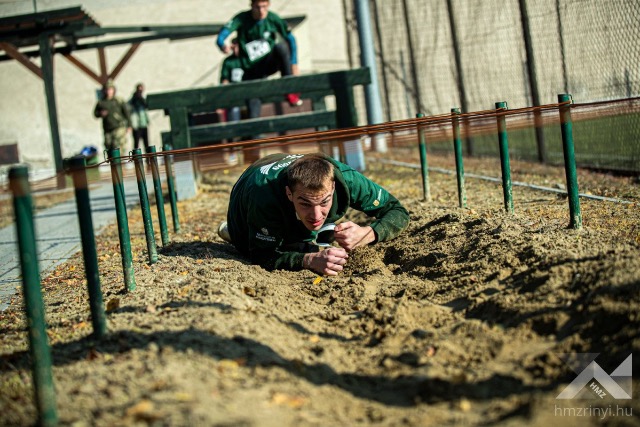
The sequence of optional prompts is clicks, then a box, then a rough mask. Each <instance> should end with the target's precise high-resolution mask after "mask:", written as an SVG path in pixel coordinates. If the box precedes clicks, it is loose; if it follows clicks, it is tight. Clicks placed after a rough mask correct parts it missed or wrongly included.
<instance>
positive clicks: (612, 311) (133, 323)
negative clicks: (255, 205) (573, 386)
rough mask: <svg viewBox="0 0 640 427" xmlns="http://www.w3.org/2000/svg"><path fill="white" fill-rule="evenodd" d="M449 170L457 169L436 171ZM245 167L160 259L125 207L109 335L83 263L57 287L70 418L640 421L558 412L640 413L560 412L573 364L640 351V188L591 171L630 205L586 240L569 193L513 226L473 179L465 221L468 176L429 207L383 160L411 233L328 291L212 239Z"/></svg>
mask: <svg viewBox="0 0 640 427" xmlns="http://www.w3.org/2000/svg"><path fill="white" fill-rule="evenodd" d="M403 160H404V159H403ZM438 162H440V163H441V164H442V165H447V164H449V165H450V164H452V163H451V159H448V158H441V159H438V158H435V159H430V164H431V165H438ZM487 163H489V164H487ZM469 167H470V168H469ZM467 168H469V169H467V170H473V171H480V172H481V171H482V170H483V168H484V170H491V169H494V168H495V165H493V166H492V163H491V162H489V161H482V160H477V161H473V162H470V164H469V165H468V166H467ZM239 172H240V171H238V170H232V171H229V173H224V174H223V173H222V172H219V173H215V174H211V175H209V176H206V177H205V183H204V184H203V186H202V193H201V194H200V195H199V196H198V197H197V198H196V199H194V200H190V201H186V202H183V203H181V204H180V219H181V224H182V232H181V233H180V234H177V235H172V236H171V237H172V243H171V244H170V245H169V246H168V247H166V248H162V249H161V250H160V256H159V261H158V262H157V263H156V264H154V265H147V263H146V261H147V260H146V253H145V252H146V243H145V242H144V233H143V229H142V221H141V220H140V216H139V213H137V212H131V215H130V217H129V218H130V224H131V230H132V236H133V237H132V238H133V241H132V245H133V248H134V253H135V257H136V259H135V270H136V283H137V289H136V290H135V291H133V292H130V293H125V292H123V288H124V285H123V284H122V268H121V264H120V257H119V249H118V243H117V242H118V239H117V232H116V229H115V227H113V226H112V227H109V228H107V229H106V230H105V231H104V232H103V233H102V234H101V235H100V236H99V238H98V254H99V258H100V272H101V282H102V287H103V293H104V298H105V302H106V303H107V304H110V306H112V307H113V310H111V311H110V312H109V314H108V321H109V330H110V333H109V336H108V337H107V338H106V339H104V340H103V341H100V342H98V341H95V340H92V339H91V338H90V337H89V334H90V333H91V322H90V318H89V309H88V303H87V301H86V299H87V296H86V292H85V290H84V279H83V266H82V261H81V257H80V256H76V257H75V258H74V259H73V260H71V261H70V262H69V263H68V264H67V265H65V266H62V267H61V268H59V269H58V270H57V271H56V272H54V273H53V274H52V275H50V276H49V277H47V278H46V279H45V280H43V282H44V287H45V294H46V311H47V318H48V323H49V339H50V342H51V344H52V353H53V359H54V370H53V373H54V381H55V386H56V390H57V403H58V412H59V415H60V418H61V420H62V422H63V424H65V425H68V424H73V425H142V424H152V425H207V426H230V425H236V426H283V425H290V426H298V425H318V426H327V425H345V426H346V425H415V426H426V425H434V426H436V425H443V424H451V425H461V424H470V425H479V424H491V423H496V422H499V423H501V424H511V425H523V424H526V425H540V426H542V425H544V426H546V425H550V424H563V425H566V424H575V425H578V424H580V425H583V424H585V423H587V424H598V423H601V422H606V423H607V424H619V425H631V424H635V425H637V424H638V422H637V419H636V418H632V417H628V416H617V417H615V416H610V417H604V419H603V418H599V417H597V416H588V417H566V416H562V408H564V407H574V408H575V407H578V406H580V407H587V406H592V407H594V408H595V407H603V408H605V409H606V408H607V407H609V405H613V408H614V409H613V410H614V411H615V408H616V405H618V406H620V407H621V408H622V409H623V410H626V411H627V412H626V414H624V413H623V415H628V414H630V412H631V411H635V412H636V413H637V412H640V408H639V407H638V401H637V399H634V400H631V401H629V400H614V399H612V398H607V399H605V400H600V399H598V400H571V401H560V400H557V399H555V397H556V396H557V395H558V393H560V391H562V390H563V389H564V387H566V385H567V384H568V383H570V382H571V381H572V380H573V379H574V378H575V375H576V374H575V373H573V372H571V370H570V369H569V368H568V366H567V365H566V364H564V363H563V362H562V361H561V359H560V357H559V355H560V354H563V353H589V352H590V353H601V355H600V356H599V357H598V359H597V362H598V363H599V364H600V365H601V366H602V367H603V369H604V370H605V371H606V372H609V373H610V372H612V371H613V370H614V369H615V368H616V367H617V366H618V365H619V364H620V363H621V362H622V361H623V360H624V359H625V358H626V357H627V356H628V355H629V353H631V352H634V351H635V352H638V351H640V331H639V319H638V316H639V315H638V312H639V309H640V293H639V292H638V289H639V288H638V287H639V286H640V257H639V256H638V253H639V249H640V245H639V242H640V228H639V224H640V214H639V213H638V205H637V202H638V201H639V200H640V197H639V196H640V194H639V191H638V188H637V184H635V183H634V182H633V181H632V178H624V177H613V176H605V175H601V174H594V173H589V172H585V171H581V176H580V179H581V182H583V183H584V187H583V188H582V191H585V190H584V188H585V187H587V189H588V191H591V192H594V194H596V193H597V192H598V191H599V190H600V189H603V188H604V189H607V191H609V194H607V195H608V196H614V197H624V198H626V199H629V200H633V201H635V202H636V204H635V205H624V204H615V203H605V202H596V201H584V202H583V204H582V209H583V216H584V223H585V227H584V229H583V230H579V231H574V230H568V229H567V228H566V225H567V223H568V206H567V200H566V198H563V197H559V196H557V195H555V194H552V193H549V194H548V193H542V192H539V191H533V190H527V189H518V190H514V197H515V203H516V214H515V215H508V214H506V213H504V211H503V209H502V201H501V189H500V187H498V186H496V185H495V184H492V183H484V182H482V181H471V180H468V181H467V192H468V193H467V194H468V199H469V200H468V206H469V208H468V209H459V208H457V194H456V186H455V177H453V176H450V175H438V174H432V175H431V188H432V191H433V200H434V201H433V202H423V201H422V200H421V193H420V191H421V190H420V188H421V187H420V186H419V173H418V172H417V171H416V170H411V169H402V168H400V169H399V168H391V167H390V166H385V165H384V164H381V163H377V162H373V161H371V162H369V170H368V171H367V174H368V175H370V176H371V177H372V178H373V179H375V180H376V181H378V182H380V183H381V184H383V185H385V186H386V187H388V188H389V189H390V191H391V192H392V193H394V194H396V195H397V196H398V198H399V199H400V200H402V201H403V203H404V204H405V205H406V206H407V208H408V209H409V211H410V212H411V225H410V228H409V230H408V231H407V232H406V233H405V234H404V235H403V236H402V237H400V238H398V239H396V240H395V241H392V242H385V243H381V244H378V245H376V246H371V247H367V248H361V249H359V250H357V251H355V252H354V253H352V256H351V258H350V261H349V263H348V266H347V269H346V270H345V271H344V272H343V274H341V275H339V276H337V277H332V278H324V279H323V280H322V281H320V282H319V283H315V284H314V281H315V279H316V277H317V276H316V275H314V274H313V273H311V272H308V271H305V272H283V271H275V272H266V271H264V270H263V269H261V268H260V267H257V266H253V265H250V264H248V263H247V262H246V260H244V259H242V258H241V257H240V256H239V255H238V253H237V252H236V251H235V250H234V248H233V247H231V246H229V245H227V244H225V243H224V242H222V241H221V240H220V239H219V238H218V236H217V235H216V233H215V230H216V226H217V224H218V222H219V221H220V220H221V219H223V218H224V215H225V213H226V202H227V197H228V191H229V189H230V186H231V185H232V183H233V182H234V179H235V178H236V177H237V176H238V174H239ZM518 174H519V175H518ZM562 174H563V172H562V171H561V170H557V169H554V168H540V167H537V166H535V165H534V166H531V165H519V164H517V163H514V180H516V179H518V180H521V181H525V180H526V181H528V182H536V181H537V183H538V184H540V185H545V184H546V185H553V183H557V182H560V183H561V182H562V176H563V175H562ZM350 218H351V219H353V220H356V221H359V222H362V221H366V218H362V217H361V215H359V214H356V213H353V214H352V215H351V216H350ZM21 304H22V302H21V300H20V298H19V297H17V298H16V300H15V301H14V304H13V305H12V306H11V307H10V308H9V309H8V310H7V311H5V312H4V313H1V314H0V333H1V336H2V346H1V347H0V390H2V393H0V407H1V408H2V410H1V411H0V424H2V425H30V424H32V423H33V422H34V421H35V416H36V412H35V408H34V405H33V403H32V401H33V399H32V395H33V392H32V384H31V376H30V367H29V356H28V351H27V349H28V345H27V338H26V334H25V321H24V319H23V314H22V311H21ZM635 360H636V361H637V360H640V359H639V358H636V359H635ZM634 368H635V369H634V370H635V371H636V372H640V371H639V370H638V362H634ZM634 385H635V386H636V389H637V386H638V383H637V382H636V383H635V384H634ZM592 397H593V396H592ZM558 410H560V415H558Z"/></svg>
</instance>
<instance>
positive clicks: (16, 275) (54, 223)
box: [0, 175, 153, 311]
mask: <svg viewBox="0 0 640 427" xmlns="http://www.w3.org/2000/svg"><path fill="white" fill-rule="evenodd" d="M124 183H125V185H124V187H125V199H126V203H127V209H130V208H131V207H133V206H136V205H139V202H140V197H139V195H138V186H137V183H136V180H135V177H134V178H126V177H125V180H124ZM96 185H97V187H96ZM147 191H148V192H149V197H153V181H152V179H151V177H150V175H148V176H147ZM89 194H90V198H91V212H92V219H93V228H94V231H95V233H96V235H97V234H98V233H99V231H100V230H101V229H102V228H103V227H104V226H105V225H107V224H109V223H111V222H115V220H116V211H115V203H114V199H113V185H112V184H111V183H110V182H108V183H107V182H100V183H99V184H91V187H90V192H89ZM34 220H35V231H36V248H37V252H38V262H39V267H40V274H41V277H44V274H45V273H47V272H50V271H51V270H53V269H54V268H55V267H57V266H58V265H60V264H62V263H63V262H65V261H66V260H67V259H69V257H71V256H72V255H74V254H75V253H76V252H78V251H79V250H81V247H82V246H81V240H80V226H79V225H78V216H77V209H76V200H75V197H73V196H72V197H71V198H70V199H69V200H67V201H66V202H64V203H61V204H59V205H57V206H54V207H52V208H50V209H46V210H44V211H41V212H39V213H37V214H36V215H35V217H34ZM0 266H2V267H1V268H0V311H3V310H5V309H6V308H7V307H8V303H9V300H10V299H11V297H12V296H14V295H15V294H16V292H17V290H18V289H19V287H20V286H22V280H21V272H20V255H19V253H18V242H17V237H16V231H15V224H11V225H10V226H7V227H5V228H2V229H0Z"/></svg>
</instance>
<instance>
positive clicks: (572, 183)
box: [558, 93, 582, 230]
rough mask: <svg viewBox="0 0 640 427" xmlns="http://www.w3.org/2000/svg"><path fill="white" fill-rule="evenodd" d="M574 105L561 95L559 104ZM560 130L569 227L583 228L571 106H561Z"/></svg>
mask: <svg viewBox="0 0 640 427" xmlns="http://www.w3.org/2000/svg"><path fill="white" fill-rule="evenodd" d="M566 102H569V103H573V99H572V98H571V95H569V94H566V93H561V94H559V95H558V103H560V104H562V103H566ZM560 129H561V130H562V152H563V154H564V171H565V174H566V177H567V194H568V195H569V214H570V215H571V219H570V221H569V227H570V228H573V229H576V230H577V229H580V228H582V213H580V198H579V197H578V174H577V171H576V156H575V153H574V147H573V122H572V121H571V106H570V104H565V105H561V106H560Z"/></svg>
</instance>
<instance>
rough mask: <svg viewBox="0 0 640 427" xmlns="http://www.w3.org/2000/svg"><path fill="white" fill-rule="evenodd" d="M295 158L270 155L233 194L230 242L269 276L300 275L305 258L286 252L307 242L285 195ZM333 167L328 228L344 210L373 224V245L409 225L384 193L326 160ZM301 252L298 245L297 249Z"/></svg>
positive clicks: (252, 168)
mask: <svg viewBox="0 0 640 427" xmlns="http://www.w3.org/2000/svg"><path fill="white" fill-rule="evenodd" d="M299 157H301V155H299V154H295V155H293V154H292V155H287V154H280V153H279V154H272V155H269V156H266V157H264V158H262V159H260V160H258V161H257V162H255V163H254V164H252V165H251V166H249V168H247V170H246V171H245V172H244V173H243V174H242V176H241V177H240V178H239V179H238V182H236V184H235V185H234V187H233V189H232V190H231V196H230V200H229V210H228V213H227V222H228V226H229V233H230V235H231V240H232V241H233V244H234V245H235V247H236V248H237V249H238V250H239V251H240V252H241V253H242V254H243V255H245V256H247V257H249V259H250V260H251V261H252V262H253V263H255V264H259V265H261V266H262V267H264V268H265V269H267V270H274V269H283V270H293V271H297V270H302V269H303V266H302V258H303V256H304V253H303V252H301V251H299V250H290V249H288V248H289V247H291V246H295V245H300V244H303V243H304V242H311V241H312V240H313V239H314V238H315V234H316V232H315V231H309V230H307V228H306V227H305V226H304V225H302V222H301V221H299V220H298V219H297V218H296V211H295V209H294V207H293V203H291V201H289V199H288V198H287V195H286V191H285V187H286V186H287V174H286V169H287V166H289V165H290V164H291V163H292V162H293V161H294V160H296V159H297V158H299ZM327 160H329V161H330V162H332V163H333V164H334V166H335V184H336V186H335V188H336V189H335V192H334V195H333V204H332V206H331V210H330V211H329V215H328V217H327V220H326V221H327V222H336V221H338V220H339V219H340V218H342V217H343V216H344V215H345V213H346V212H347V209H348V208H353V209H356V210H359V211H362V212H364V213H366V214H367V215H369V216H371V217H375V218H376V220H375V221H373V222H372V223H371V224H370V225H371V227H372V228H373V230H374V232H375V234H376V241H384V240H390V239H393V238H394V237H396V236H397V235H398V234H400V233H401V232H402V231H403V230H405V229H406V228H407V226H408V225H409V213H408V212H407V210H406V209H405V208H404V207H403V206H402V205H401V204H400V202H399V201H398V200H397V199H396V198H395V197H393V196H392V195H391V194H389V192H387V191H386V190H385V189H384V188H382V187H380V186H379V185H378V184H376V183H375V182H373V181H371V180H370V179H368V178H367V177H365V176H364V175H362V174H361V173H360V172H358V171H356V170H354V169H352V168H351V167H349V166H347V165H345V164H344V163H340V162H338V161H335V160H333V159H332V158H330V157H327ZM300 246H302V245H300Z"/></svg>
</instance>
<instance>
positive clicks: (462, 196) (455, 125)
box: [451, 108, 467, 208]
mask: <svg viewBox="0 0 640 427" xmlns="http://www.w3.org/2000/svg"><path fill="white" fill-rule="evenodd" d="M459 115H460V109H459V108H452V109H451V127H452V130H453V151H454V152H455V155H456V177H457V179H458V205H459V206H460V207H461V208H466V207H467V195H466V193H465V190H464V165H463V164H462V139H461V138H460V119H459V117H458V116H459Z"/></svg>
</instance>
